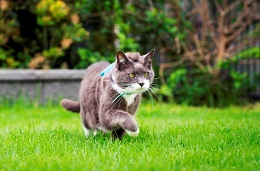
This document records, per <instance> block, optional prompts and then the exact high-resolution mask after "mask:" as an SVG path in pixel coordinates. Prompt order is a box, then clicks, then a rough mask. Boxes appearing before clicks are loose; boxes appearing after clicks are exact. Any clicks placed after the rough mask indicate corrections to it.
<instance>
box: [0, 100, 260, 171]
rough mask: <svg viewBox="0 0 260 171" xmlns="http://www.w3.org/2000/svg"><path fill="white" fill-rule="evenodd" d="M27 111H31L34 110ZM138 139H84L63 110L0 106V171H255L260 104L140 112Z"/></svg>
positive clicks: (145, 107)
mask: <svg viewBox="0 0 260 171" xmlns="http://www.w3.org/2000/svg"><path fill="white" fill-rule="evenodd" d="M31 106H32V105H31ZM137 121H138V123H139V126H140V134H139V136H138V137H137V138H131V137H129V136H127V135H126V136H125V137H124V138H123V140H122V141H119V140H116V141H112V140H110V137H109V136H108V135H105V136H104V135H102V134H98V135H97V136H96V137H93V136H91V137H89V138H85V137H84V134H83V131H82V129H81V122H80V119H79V115H77V114H72V113H70V112H67V111H65V110H63V109H62V108H61V107H60V106H58V105H57V106H55V105H54V106H51V105H48V106H46V107H30V105H22V103H21V102H18V103H16V104H14V105H11V106H10V105H4V104H0V132H1V133H0V151H1V154H0V169H1V170H10V171H14V170H52V171H56V170H73V171H76V170H98V171H99V170H100V171H101V170H102V171H103V170H120V171H121V170H131V171H133V170H140V171H141V170H162V171H165V170H187V171H190V170H227V171H230V170H234V171H237V170H245V171H248V170H252V171H253V170H254V171H255V170H260V169H259V168H260V127H259V125H260V104H256V105H251V106H246V107H229V108H225V109H210V108H206V107H185V106H179V105H174V104H162V103H160V104H153V105H152V104H151V103H147V104H142V105H141V107H140V108H139V110H138V114H137Z"/></svg>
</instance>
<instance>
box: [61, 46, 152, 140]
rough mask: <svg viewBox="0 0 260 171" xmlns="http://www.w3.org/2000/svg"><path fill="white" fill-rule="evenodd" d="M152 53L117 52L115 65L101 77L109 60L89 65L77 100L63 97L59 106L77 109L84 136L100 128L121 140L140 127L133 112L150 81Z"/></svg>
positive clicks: (135, 134)
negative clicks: (126, 134)
mask: <svg viewBox="0 0 260 171" xmlns="http://www.w3.org/2000/svg"><path fill="white" fill-rule="evenodd" d="M153 54H154V50H152V51H150V52H149V53H148V54H146V55H143V56H141V55H140V54H139V53H137V52H133V53H131V52H130V53H129V52H128V53H123V52H122V51H119V52H118V53H117V56H116V62H115V67H114V68H113V69H112V71H111V72H110V73H108V74H106V75H105V76H103V77H101V76H100V72H101V71H103V70H104V69H105V68H106V67H107V66H109V63H107V62H98V63H96V64H93V65H91V66H89V67H88V68H87V70H86V72H85V75H84V78H83V80H82V82H81V87H80V92H79V102H74V101H71V100H68V99H63V100H62V102H61V105H62V106H63V107H64V108H65V109H67V110H69V111H73V112H80V115H81V119H82V123H83V128H84V131H85V134H86V135H88V134H89V132H90V130H92V131H93V132H94V133H95V132H96V131H98V130H101V131H103V132H107V131H112V137H113V138H119V139H121V138H122V137H123V135H124V134H125V133H126V132H127V133H128V134H129V135H130V136H137V135H138V133H139V128H138V124H137V122H136V121H135V119H134V114H135V112H136V110H137V108H138V106H139V103H140V100H141V94H142V92H144V91H146V90H148V89H149V88H150V86H151V84H152V82H153V78H154V72H153V69H152V56H153ZM147 73H148V75H147ZM130 74H131V75H130ZM133 74H134V77H133ZM132 77H133V78H132Z"/></svg>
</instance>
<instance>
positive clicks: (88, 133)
mask: <svg viewBox="0 0 260 171" xmlns="http://www.w3.org/2000/svg"><path fill="white" fill-rule="evenodd" d="M82 127H83V131H84V134H85V136H86V137H88V136H89V135H90V129H88V128H86V127H85V126H84V125H82Z"/></svg>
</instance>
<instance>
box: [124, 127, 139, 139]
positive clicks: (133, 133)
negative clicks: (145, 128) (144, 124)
mask: <svg viewBox="0 0 260 171" xmlns="http://www.w3.org/2000/svg"><path fill="white" fill-rule="evenodd" d="M126 133H127V134H128V135H129V136H130V137H137V136H138V134H139V128H137V130H136V131H135V132H132V131H129V130H126Z"/></svg>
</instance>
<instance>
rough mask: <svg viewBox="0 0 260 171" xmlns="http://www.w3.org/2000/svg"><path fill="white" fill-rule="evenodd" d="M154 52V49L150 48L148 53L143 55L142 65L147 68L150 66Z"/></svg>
mask: <svg viewBox="0 0 260 171" xmlns="http://www.w3.org/2000/svg"><path fill="white" fill-rule="evenodd" d="M154 52H155V49H153V50H151V51H150V52H149V53H147V54H146V55H144V66H145V67H147V68H149V69H151V68H152V59H153V54H154Z"/></svg>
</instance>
